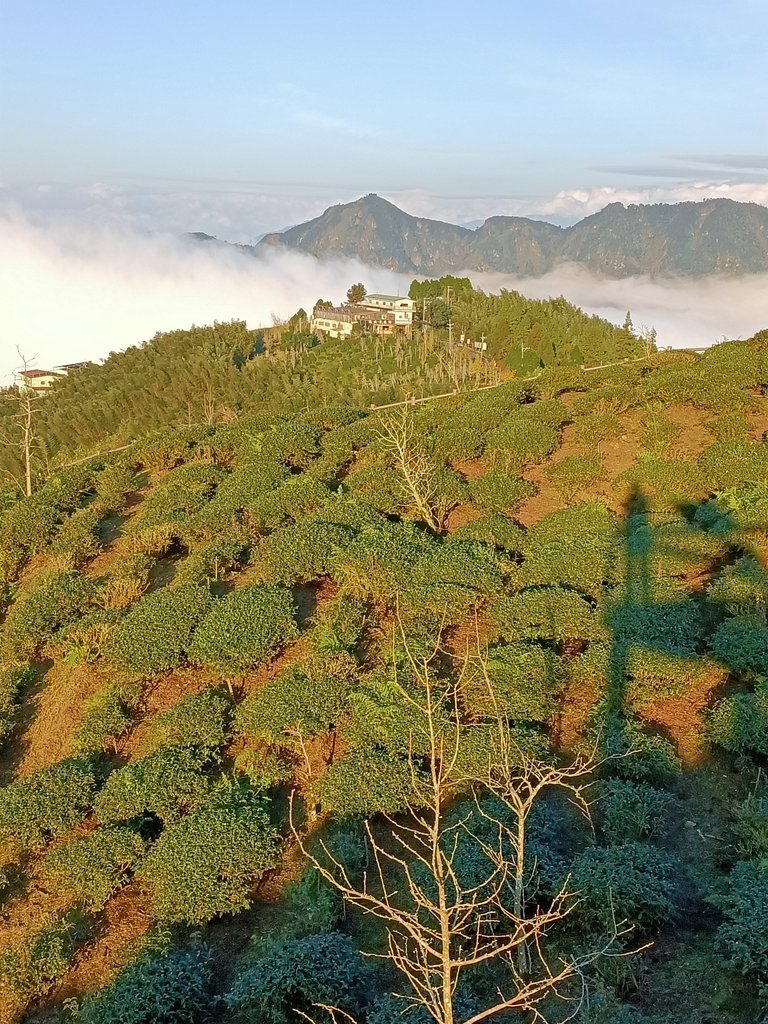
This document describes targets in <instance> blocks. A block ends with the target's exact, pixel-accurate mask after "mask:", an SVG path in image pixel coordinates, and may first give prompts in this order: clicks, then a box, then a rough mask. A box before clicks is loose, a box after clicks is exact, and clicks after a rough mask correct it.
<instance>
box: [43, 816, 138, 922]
mask: <svg viewBox="0 0 768 1024" xmlns="http://www.w3.org/2000/svg"><path fill="white" fill-rule="evenodd" d="M143 853H144V840H143V839H142V838H141V836H140V835H139V834H138V833H137V832H135V831H133V829H130V828H127V827H124V826H119V825H118V826H107V827H106V828H97V829H95V830H94V831H93V832H89V833H88V834H87V835H85V836H78V837H77V838H75V839H71V840H70V841H69V842H68V843H66V844H65V845H64V846H59V847H57V848H56V849H55V850H52V851H51V853H49V854H48V856H47V857H46V858H45V860H44V862H43V867H42V870H43V874H44V876H45V878H46V880H47V882H48V884H49V885H52V886H54V887H55V888H56V889H57V891H59V892H63V893H65V894H66V895H67V896H68V897H69V898H70V899H74V900H77V901H78V902H80V903H82V905H83V906H84V907H85V908H86V909H88V910H100V909H101V908H102V907H103V906H104V904H105V903H106V902H107V900H108V899H109V898H110V896H112V894H113V893H115V892H116V891H117V890H118V889H119V888H120V887H121V886H122V885H124V884H125V883H126V882H127V881H128V877H129V874H130V872H131V871H132V869H133V868H134V867H135V865H136V864H137V863H138V861H139V859H140V857H141V855H142V854H143Z"/></svg>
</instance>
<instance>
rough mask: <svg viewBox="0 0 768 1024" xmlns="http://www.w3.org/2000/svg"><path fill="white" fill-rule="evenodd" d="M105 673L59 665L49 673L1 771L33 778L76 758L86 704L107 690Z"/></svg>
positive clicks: (33, 698) (8, 749)
mask: <svg viewBox="0 0 768 1024" xmlns="http://www.w3.org/2000/svg"><path fill="white" fill-rule="evenodd" d="M105 682H106V678H105V675H104V673H103V672H101V671H100V670H99V669H98V668H96V667H95V666H93V665H88V664H85V663H83V664H80V665H74V666H69V665H66V664H65V663H64V662H57V663H56V664H55V665H53V666H52V667H51V668H50V669H48V671H47V672H46V674H45V676H44V678H43V684H42V686H41V687H40V689H39V690H38V691H37V692H36V693H34V694H33V695H32V696H30V697H29V698H28V700H27V705H26V707H25V708H24V712H25V713H24V715H23V719H26V720H28V722H29V724H28V725H27V726H26V728H22V730H21V731H20V732H19V733H18V734H17V735H16V736H15V737H14V738H13V740H12V741H11V742H10V743H9V744H8V746H7V747H6V748H5V750H4V751H3V756H2V762H1V763H0V769H3V768H5V769H6V771H8V772H10V771H13V768H14V766H15V774H16V775H19V776H21V775H29V773H30V772H34V771H37V770H38V769H40V768H47V767H48V766H49V765H51V764H54V763H55V762H56V761H60V760H62V758H65V757H69V756H70V754H72V752H73V751H72V738H73V734H74V732H75V730H76V728H77V725H78V723H79V721H80V718H81V716H82V711H83V702H84V701H85V700H87V698H88V697H90V696H92V695H93V694H94V693H95V692H96V691H97V690H99V689H100V688H101V687H102V686H104V684H105Z"/></svg>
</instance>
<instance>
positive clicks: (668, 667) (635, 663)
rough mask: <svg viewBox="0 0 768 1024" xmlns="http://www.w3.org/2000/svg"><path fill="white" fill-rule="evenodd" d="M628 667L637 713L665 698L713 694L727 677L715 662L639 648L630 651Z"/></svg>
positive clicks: (630, 698)
mask: <svg viewBox="0 0 768 1024" xmlns="http://www.w3.org/2000/svg"><path fill="white" fill-rule="evenodd" d="M625 666H626V672H627V676H628V677H629V685H628V686H627V689H626V698H627V702H628V704H629V705H631V706H632V707H633V708H636V709H637V708H640V707H642V706H644V705H647V704H652V703H654V702H655V701H657V700H661V699H663V698H665V697H680V696H683V695H685V694H687V693H690V692H696V691H701V690H702V689H705V690H707V691H710V690H713V689H714V688H715V687H716V686H718V685H719V684H720V683H723V682H724V681H725V676H726V673H725V672H724V671H723V670H722V668H721V667H720V666H719V665H718V664H717V662H715V661H713V660H712V659H711V658H703V657H701V655H698V654H689V655H680V654H671V653H668V652H666V651H659V650H654V649H653V648H651V647H644V646H641V645H639V644H638V645H632V646H631V647H630V648H629V651H628V653H627V658H626V663H625Z"/></svg>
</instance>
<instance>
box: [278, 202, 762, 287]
mask: <svg viewBox="0 0 768 1024" xmlns="http://www.w3.org/2000/svg"><path fill="white" fill-rule="evenodd" d="M259 246H260V247H266V246H285V247H287V248H293V249H300V250H301V251H302V252H308V253H311V254H312V255H314V256H319V257H322V256H349V257H356V258H358V259H361V260H363V261H364V262H365V263H369V264H373V265H377V266H383V267H387V268H388V269H390V270H397V271H400V272H402V273H417V274H425V275H428V276H432V275H439V274H450V273H457V272H460V271H498V272H502V273H508V274H520V275H523V276H538V275H541V274H545V273H547V272H548V271H550V270H553V269H554V268H555V267H557V266H559V265H561V264H563V263H576V264H578V265H582V266H585V267H587V268H589V269H590V270H592V271H594V272H595V273H598V274H602V275H605V276H607V277H616V278H622V277H632V276H635V275H639V274H647V275H650V276H652V277H676V276H688V277H701V276H705V275H707V274H753V273H764V272H765V271H766V270H768V209H767V208H766V207H764V206H759V205H757V204H756V203H737V202H734V201H733V200H731V199H710V200H706V201H704V202H700V203H693V202H688V203H677V204H674V205H664V204H657V205H654V206H629V207H624V206H622V205H621V203H612V204H611V205H609V206H607V207H605V209H603V210H601V211H600V212H599V213H596V214H593V215H592V216H590V217H586V218H585V219H584V220H582V221H579V222H578V223H577V224H574V225H573V226H571V227H568V228H560V227H556V226H555V225H553V224H547V223H545V222H544V221H535V220H530V219H527V218H524V217H490V218H489V219H488V220H486V221H485V223H484V224H482V225H481V226H480V227H479V228H477V229H475V230H470V229H468V228H462V227H457V226H455V225H453V224H446V223H443V222H442V221H435V220H428V219H425V218H422V217H412V216H410V215H409V214H406V213H404V212H403V211H402V210H399V209H398V208H397V207H396V206H394V205H393V204H392V203H389V202H387V201H386V200H384V199H381V198H380V197H379V196H376V195H369V196H364V197H363V198H361V199H358V200H356V201H355V202H353V203H347V204H343V205H340V206H332V207H330V209H328V210H326V211H325V213H323V214H322V215H321V216H320V217H316V218H315V219H314V220H311V221H307V223H305V224H299V225H298V226H296V227H293V228H290V229H289V230H288V231H284V232H282V233H273V234H269V235H265V237H264V238H263V239H262V241H261V242H260V243H259Z"/></svg>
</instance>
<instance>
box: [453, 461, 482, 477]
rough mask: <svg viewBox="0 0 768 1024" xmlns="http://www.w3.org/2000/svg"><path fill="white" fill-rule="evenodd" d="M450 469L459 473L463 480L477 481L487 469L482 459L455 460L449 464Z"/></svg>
mask: <svg viewBox="0 0 768 1024" xmlns="http://www.w3.org/2000/svg"><path fill="white" fill-rule="evenodd" d="M451 469H454V470H456V472H457V473H461V475H462V476H463V477H464V479H465V480H477V478H478V477H479V476H483V475H484V474H485V473H486V472H487V469H488V467H487V466H486V465H485V463H484V462H483V460H482V459H456V460H454V461H452V462H451Z"/></svg>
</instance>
